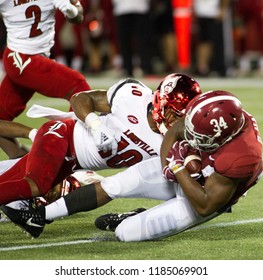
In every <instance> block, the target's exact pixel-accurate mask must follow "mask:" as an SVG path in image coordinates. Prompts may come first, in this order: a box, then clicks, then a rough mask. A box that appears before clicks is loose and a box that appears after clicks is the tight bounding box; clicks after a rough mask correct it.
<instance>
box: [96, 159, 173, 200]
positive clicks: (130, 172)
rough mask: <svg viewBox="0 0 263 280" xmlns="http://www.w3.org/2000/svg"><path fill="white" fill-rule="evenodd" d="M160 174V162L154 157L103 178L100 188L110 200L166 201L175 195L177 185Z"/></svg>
mask: <svg viewBox="0 0 263 280" xmlns="http://www.w3.org/2000/svg"><path fill="white" fill-rule="evenodd" d="M161 174H162V166H161V160H160V158H159V157H155V158H152V159H149V160H145V161H142V162H140V163H138V164H136V165H133V166H131V167H129V168H128V169H126V170H125V171H122V172H119V173H117V174H115V175H113V176H110V177H106V178H104V179H103V180H102V181H101V186H102V188H103V190H104V191H105V192H106V193H107V194H108V196H110V197H111V198H112V199H115V198H125V197H126V198H151V199H158V200H168V199H170V198H172V197H174V196H175V195H176V191H177V188H178V185H177V184H174V183H172V182H169V181H167V180H165V179H164V178H163V177H162V176H161Z"/></svg>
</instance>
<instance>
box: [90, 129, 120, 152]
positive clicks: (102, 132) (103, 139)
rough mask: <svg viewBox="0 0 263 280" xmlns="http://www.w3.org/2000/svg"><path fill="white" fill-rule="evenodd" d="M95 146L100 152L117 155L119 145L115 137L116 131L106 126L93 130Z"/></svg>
mask: <svg viewBox="0 0 263 280" xmlns="http://www.w3.org/2000/svg"><path fill="white" fill-rule="evenodd" d="M91 133H92V135H93V138H94V141H95V144H96V146H97V148H98V150H99V151H103V152H105V153H106V152H108V151H111V153H112V154H113V155H115V154H116V153H117V149H118V143H117V141H116V139H115V137H114V131H113V130H112V129H109V128H108V127H106V126H105V125H103V124H102V125H100V126H99V127H97V128H96V129H91Z"/></svg>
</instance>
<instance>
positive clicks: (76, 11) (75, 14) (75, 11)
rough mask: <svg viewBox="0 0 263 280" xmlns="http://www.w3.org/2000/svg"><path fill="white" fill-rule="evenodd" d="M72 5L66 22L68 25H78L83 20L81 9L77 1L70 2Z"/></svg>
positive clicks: (71, 0)
mask: <svg viewBox="0 0 263 280" xmlns="http://www.w3.org/2000/svg"><path fill="white" fill-rule="evenodd" d="M70 3H71V4H72V5H73V7H72V9H71V10H70V11H69V12H68V14H67V20H68V21H69V22H70V23H75V24H80V23H82V22H83V20H84V15H83V7H82V5H81V3H80V1H78V0H70Z"/></svg>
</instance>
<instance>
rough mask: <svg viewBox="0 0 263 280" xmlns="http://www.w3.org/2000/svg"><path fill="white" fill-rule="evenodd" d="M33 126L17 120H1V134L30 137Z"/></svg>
mask: <svg viewBox="0 0 263 280" xmlns="http://www.w3.org/2000/svg"><path fill="white" fill-rule="evenodd" d="M32 129H33V128H32V127H29V126H25V125H23V124H20V123H16V122H9V121H4V120H1V121H0V136H2V137H7V138H28V136H29V133H30V131H31V130H32Z"/></svg>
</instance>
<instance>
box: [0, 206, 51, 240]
mask: <svg viewBox="0 0 263 280" xmlns="http://www.w3.org/2000/svg"><path fill="white" fill-rule="evenodd" d="M0 209H1V210H2V212H3V213H4V214H5V215H6V216H7V217H8V218H9V219H10V220H11V221H12V222H13V223H15V224H16V225H18V226H19V227H20V228H22V229H23V230H25V231H26V232H27V233H29V234H30V235H31V236H32V237H35V238H36V237H39V235H40V234H41V233H42V231H43V230H44V227H45V224H46V221H45V218H44V215H43V214H42V213H41V212H40V211H39V208H36V207H35V205H34V204H33V203H31V204H30V205H29V207H28V208H27V209H14V208H11V207H9V206H7V205H2V206H1V207H0Z"/></svg>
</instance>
